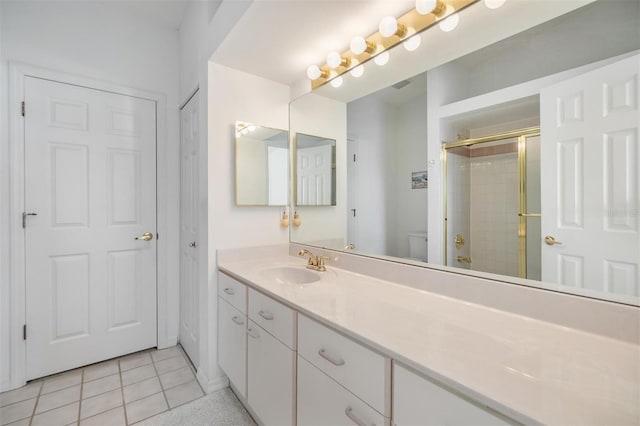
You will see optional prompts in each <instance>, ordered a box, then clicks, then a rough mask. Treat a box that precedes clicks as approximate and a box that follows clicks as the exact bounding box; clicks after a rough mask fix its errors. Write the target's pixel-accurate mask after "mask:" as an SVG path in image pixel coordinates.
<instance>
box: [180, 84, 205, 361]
mask: <svg viewBox="0 0 640 426" xmlns="http://www.w3.org/2000/svg"><path fill="white" fill-rule="evenodd" d="M198 102H199V101H198V93H197V92H196V94H195V95H194V96H193V97H192V98H191V99H190V100H189V102H188V103H187V104H186V105H185V106H184V107H183V108H182V110H181V111H180V132H181V137H180V170H181V178H180V344H181V345H182V347H183V348H184V350H185V351H186V352H187V354H188V355H189V358H191V362H192V363H193V364H194V365H196V366H197V365H199V364H198V360H199V357H198V352H199V338H198V330H199V324H198V321H199V318H200V317H199V315H198V312H199V309H198V304H199V297H198V252H199V237H200V235H199V233H198V229H199V226H198V223H199V222H198V204H199V202H198V161H199V160H198V158H199V157H198V139H199V138H198V135H199V127H198V123H199V121H198Z"/></svg>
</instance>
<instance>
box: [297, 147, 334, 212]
mask: <svg viewBox="0 0 640 426" xmlns="http://www.w3.org/2000/svg"><path fill="white" fill-rule="evenodd" d="M331 151H332V147H331V146H330V145H324V146H312V147H306V148H298V151H297V152H298V182H297V184H298V198H297V199H298V205H299V206H309V205H312V206H325V205H331Z"/></svg>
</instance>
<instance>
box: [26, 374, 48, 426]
mask: <svg viewBox="0 0 640 426" xmlns="http://www.w3.org/2000/svg"><path fill="white" fill-rule="evenodd" d="M43 387H44V380H43V381H42V383H40V389H39V390H38V396H36V403H35V404H34V405H33V410H31V417H29V426H31V424H32V423H33V416H35V415H36V408H37V407H38V402H40V394H41V393H42V388H43ZM25 418H26V417H25Z"/></svg>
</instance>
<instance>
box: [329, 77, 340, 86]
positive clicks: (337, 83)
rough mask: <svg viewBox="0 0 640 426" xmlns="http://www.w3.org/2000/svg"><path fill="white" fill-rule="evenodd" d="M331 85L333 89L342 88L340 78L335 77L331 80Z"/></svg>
mask: <svg viewBox="0 0 640 426" xmlns="http://www.w3.org/2000/svg"><path fill="white" fill-rule="evenodd" d="M331 85H332V86H333V87H340V86H342V77H336V78H334V79H333V80H331Z"/></svg>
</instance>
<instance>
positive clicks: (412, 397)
mask: <svg viewBox="0 0 640 426" xmlns="http://www.w3.org/2000/svg"><path fill="white" fill-rule="evenodd" d="M393 424H394V425H396V426H412V425H443V424H446V425H469V424H473V425H478V426H480V425H508V424H510V423H509V421H507V420H506V419H504V418H502V417H501V416H500V415H499V414H497V413H493V412H490V411H488V409H485V408H483V407H481V406H479V405H475V404H474V403H472V402H469V401H467V400H466V399H464V398H462V397H460V396H458V395H456V394H454V393H453V392H450V391H448V390H447V389H445V388H443V387H441V386H440V385H438V384H436V383H434V382H432V381H431V380H429V379H427V378H426V377H423V376H421V375H419V374H416V373H414V372H413V371H410V370H409V369H407V368H405V367H403V366H401V365H400V364H398V363H397V362H395V361H394V363H393Z"/></svg>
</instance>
